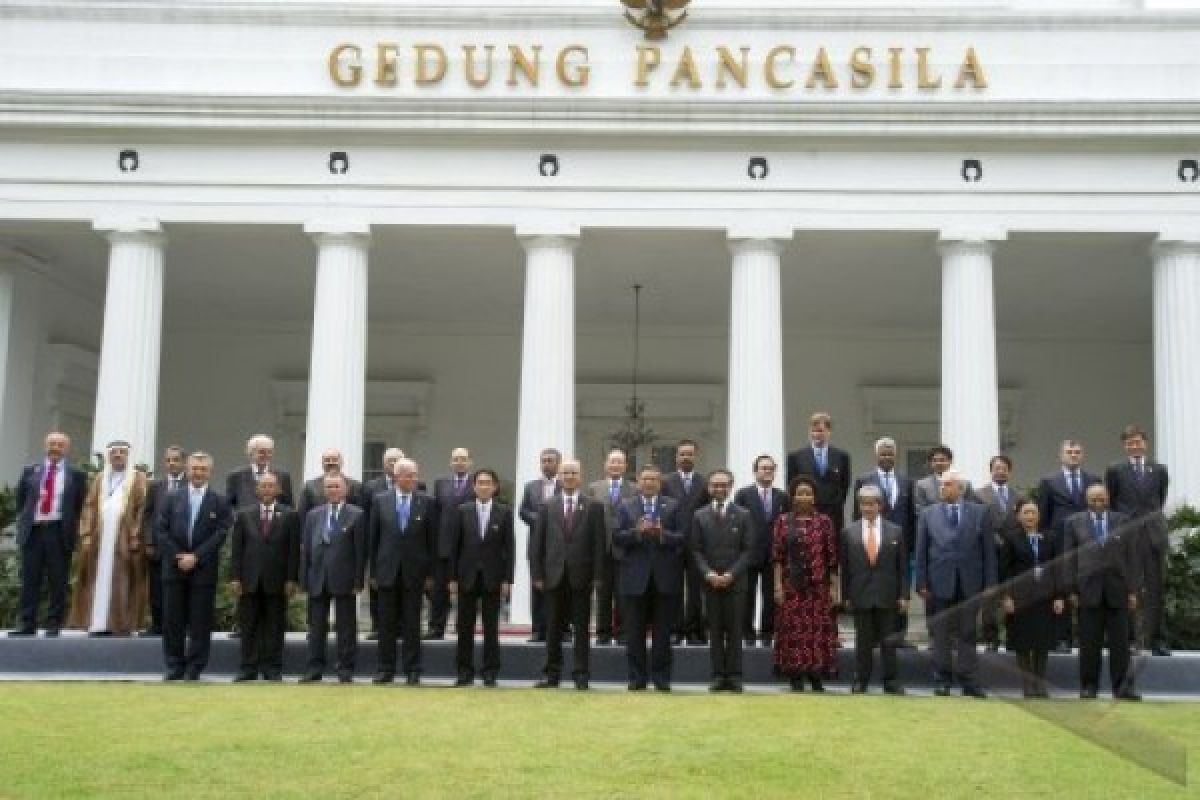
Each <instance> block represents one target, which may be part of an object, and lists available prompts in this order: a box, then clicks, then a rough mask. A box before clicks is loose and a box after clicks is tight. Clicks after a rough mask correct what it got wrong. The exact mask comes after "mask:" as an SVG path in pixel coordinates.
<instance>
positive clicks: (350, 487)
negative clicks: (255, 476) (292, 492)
mask: <svg viewBox="0 0 1200 800" xmlns="http://www.w3.org/2000/svg"><path fill="white" fill-rule="evenodd" d="M343 463H344V462H343V459H342V451H341V450H337V449H336V448H330V449H329V450H326V451H325V452H324V453H321V474H320V475H318V476H317V477H315V478H311V479H309V480H307V481H305V482H304V489H303V491H301V492H300V503H299V505H297V506H296V511H297V512H298V513H299V514H300V519H302V520H303V519H307V518H308V512H309V511H311V510H312V509H314V508H316V507H317V506H321V505H325V478H326V477H327V476H329V475H341V476H342V480H343V481H344V482H345V484H346V502H347V503H349V504H350V505H352V506H358V508H359V509H364V508H365V507H366V506H367V502H368V500H370V496H369V495H367V491H366V489H365V488H364V487H363V485H362V484H361V483H359V482H358V481H356V480H355V479H354V478H351V477H350V476H349V475H346V474H345V473H344V472H342V464H343ZM364 513H365V512H364ZM363 530H364V531H365V530H366V528H365V527H364V528H363Z"/></svg>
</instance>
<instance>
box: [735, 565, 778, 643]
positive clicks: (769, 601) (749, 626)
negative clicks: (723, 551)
mask: <svg viewBox="0 0 1200 800" xmlns="http://www.w3.org/2000/svg"><path fill="white" fill-rule="evenodd" d="M746 581H747V585H746V615H745V617H744V618H743V619H742V631H743V632H744V633H745V636H746V640H747V641H750V640H751V639H753V638H754V634H755V630H756V628H755V625H754V605H755V603H754V599H755V598H754V595H755V593H756V592H757V593H758V596H759V598H760V599H761V601H762V613H761V614H760V615H759V618H758V626H757V631H758V635H759V636H761V637H762V638H763V639H771V638H773V637H774V636H775V568H774V567H773V566H772V565H771V564H766V565H764V566H761V567H751V568H750V569H749V570H747V571H746Z"/></svg>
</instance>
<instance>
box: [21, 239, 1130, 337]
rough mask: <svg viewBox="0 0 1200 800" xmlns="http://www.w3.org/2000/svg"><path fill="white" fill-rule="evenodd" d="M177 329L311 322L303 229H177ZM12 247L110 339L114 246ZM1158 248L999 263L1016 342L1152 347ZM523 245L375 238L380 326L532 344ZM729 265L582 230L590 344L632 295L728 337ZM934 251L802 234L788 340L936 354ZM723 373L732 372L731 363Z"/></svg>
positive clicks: (1000, 299) (675, 319) (1011, 247)
mask: <svg viewBox="0 0 1200 800" xmlns="http://www.w3.org/2000/svg"><path fill="white" fill-rule="evenodd" d="M167 234H168V248H167V254H166V298H165V305H164V319H165V320H166V324H167V326H168V329H170V328H180V329H188V328H195V327H206V326H231V327H247V328H253V326H255V325H260V324H261V325H269V326H278V327H281V328H286V329H295V330H296V331H297V332H298V334H304V333H306V331H307V329H308V327H309V326H310V325H311V322H312V293H313V288H314V285H315V280H314V266H313V265H314V261H315V250H314V247H313V245H312V243H311V241H310V240H309V239H308V237H306V236H305V235H304V234H303V232H302V231H301V230H300V228H299V227H298V226H250V225H244V226H230V225H211V226H203V225H171V226H168V228H167ZM0 242H3V243H5V244H7V245H8V246H16V247H18V248H19V249H21V250H24V251H26V252H28V253H31V254H34V255H35V257H36V259H37V262H38V263H39V264H40V265H41V266H39V267H38V269H39V270H40V271H42V272H43V273H44V274H47V275H48V276H51V277H52V278H53V282H52V283H51V284H50V286H51V287H52V288H51V291H52V292H66V293H68V294H70V295H71V296H72V297H77V298H84V299H87V300H90V302H91V304H92V305H93V307H94V309H95V313H93V314H92V315H90V316H89V315H82V316H78V315H77V316H72V317H70V318H64V319H56V320H54V322H53V324H54V325H55V326H56V330H57V331H58V332H59V333H58V335H59V337H60V338H65V339H66V340H68V341H74V342H82V341H84V340H87V339H98V337H99V318H100V316H99V310H100V309H101V308H102V302H103V288H104V270H105V263H106V260H107V244H106V243H105V241H104V240H103V238H102V237H100V236H99V235H97V234H96V233H94V232H93V231H92V230H91V229H90V226H88V225H86V224H84V223H70V224H67V223H55V224H49V223H36V224H34V223H17V222H5V223H0ZM1149 245H1150V239H1149V237H1144V236H1133V235H1103V234H1036V235H1034V234H1017V235H1013V236H1012V237H1011V238H1010V239H1009V240H1008V241H1005V242H1002V243H1000V244H998V246H997V248H996V256H995V265H996V269H995V275H996V304H997V312H996V315H997V323H998V326H999V329H1000V334H1001V336H1002V337H1004V336H1007V337H1021V338H1038V337H1064V336H1065V337H1085V338H1086V337H1092V336H1104V337H1115V338H1119V339H1137V340H1144V339H1147V338H1148V337H1149V335H1150V324H1151V272H1150V256H1149ZM523 258H524V257H523V253H522V250H521V246H520V244H519V242H518V241H517V239H516V237H515V236H513V234H512V232H511V230H506V229H501V228H444V229H443V228H431V227H424V228H421V227H413V228H400V227H395V228H378V229H376V230H375V232H374V235H373V243H372V250H371V267H370V269H371V272H370V303H369V314H370V322H371V324H372V325H380V326H383V325H415V326H422V327H428V326H434V327H435V329H436V326H444V327H445V329H446V331H447V332H448V333H450V332H452V331H454V330H462V329H470V330H491V331H497V332H501V333H510V334H511V333H514V332H516V331H517V330H519V325H520V319H521V303H522V296H523V286H522V264H523ZM729 264H730V255H729V251H728V248H727V246H726V244H725V239H724V235H723V233H721V232H719V231H634V230H586V231H585V232H584V234H583V236H582V239H581V242H580V245H579V249H578V252H577V265H578V267H577V284H576V288H577V322H578V326H579V330H580V332H581V335H586V334H588V333H589V332H592V333H602V332H606V331H613V330H617V331H619V330H624V329H626V328H627V326H628V325H629V323H630V321H631V320H632V293H631V289H630V287H631V285H632V284H633V283H635V282H637V283H641V284H643V285H644V286H645V287H646V288H645V290H644V293H643V295H642V300H643V303H642V311H643V322H644V325H645V327H646V330H647V332H648V333H652V332H654V331H656V330H657V331H658V332H660V333H662V334H664V335H669V334H672V333H676V332H678V333H684V334H686V333H687V332H690V331H696V330H702V329H708V330H710V331H713V332H723V331H724V330H725V329H726V327H727V325H728V316H729V311H728V306H729V299H728V298H729V291H730V269H729ZM938 265H939V258H938V255H937V250H936V240H935V238H934V236H933V235H931V234H917V233H895V232H856V233H833V232H802V233H799V234H797V235H796V237H795V239H794V240H793V241H792V242H790V243H789V244H788V245H787V247H786V249H785V251H784V255H783V274H782V287H783V296H784V316H785V324H786V325H787V327H788V330H789V334H790V335H803V334H804V333H811V332H818V333H822V334H824V333H833V334H835V335H838V334H840V335H847V336H855V335H872V332H875V331H878V332H881V333H888V332H901V333H903V334H912V335H917V336H929V337H936V336H937V333H938V330H939V320H940V314H939V307H940V302H941V290H940V281H939V272H938V270H939V266H938ZM721 357H723V356H721Z"/></svg>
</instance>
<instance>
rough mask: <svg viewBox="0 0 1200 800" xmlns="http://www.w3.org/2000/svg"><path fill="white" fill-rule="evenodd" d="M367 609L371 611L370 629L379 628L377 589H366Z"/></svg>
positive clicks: (376, 629) (375, 629)
mask: <svg viewBox="0 0 1200 800" xmlns="http://www.w3.org/2000/svg"><path fill="white" fill-rule="evenodd" d="M367 591H368V594H367V609H368V610H369V611H370V612H371V630H373V631H378V630H379V590H378V589H368V590H367Z"/></svg>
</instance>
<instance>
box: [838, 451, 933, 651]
mask: <svg viewBox="0 0 1200 800" xmlns="http://www.w3.org/2000/svg"><path fill="white" fill-rule="evenodd" d="M896 453H897V447H896V440H895V439H892V438H890V437H887V436H885V437H883V438H882V439H879V440H877V441H876V442H875V469H873V470H871V471H870V472H868V473H866V474H865V475H861V476H860V477H858V478H857V479H855V481H854V497H858V490H859V489H861V488H862V487H864V486H878V487H879V489H880V491H881V492H882V493H883V511H882V512H881V513H882V515H883V518H884V519H885V520H887V521H888V522H890V523H892V524H893V525H896V526H898V527H899V528H900V530H901V532H902V533H903V534H904V552H905V553H906V554H907V555H908V567H907V569H906V571H907V573H908V576H909V578H910V579H911V576H912V562H913V555H914V553H916V551H917V507H916V496H915V492H916V484H915V482H914V481H913V479H912V478H909V477H908V476H906V475H902V474H901V473H899V472H897V471H896ZM949 465H950V461H949V459H947V460H946V466H947V467H949ZM859 519H862V516H861V512H860V510H859V506H858V504H855V506H854V520H855V521H857V520H859ZM910 582H911V581H910V580H906V581H905V586H908V584H909V583H910ZM904 599H905V601H906V602H905V604H904V608H898V609H897V610H896V614H895V620H896V629H895V633H896V636H897V639H896V642H895V644H896V646H897V647H912V646H913V645H912V644H911V643H909V642H908V641H907V636H908V603H907V600H908V596H907V595H905V598H904Z"/></svg>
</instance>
